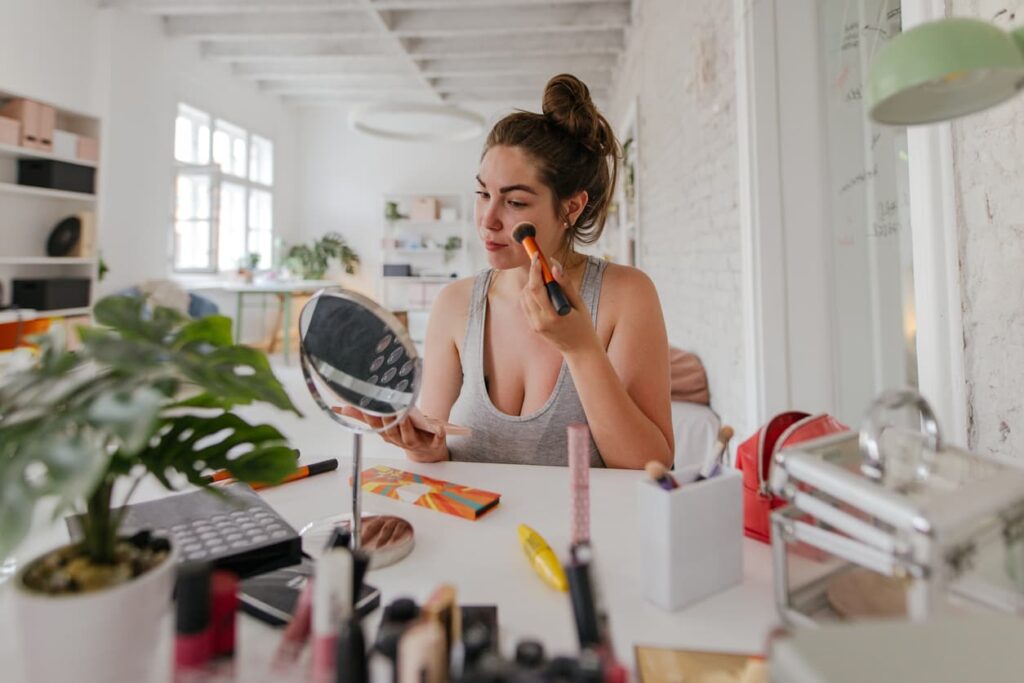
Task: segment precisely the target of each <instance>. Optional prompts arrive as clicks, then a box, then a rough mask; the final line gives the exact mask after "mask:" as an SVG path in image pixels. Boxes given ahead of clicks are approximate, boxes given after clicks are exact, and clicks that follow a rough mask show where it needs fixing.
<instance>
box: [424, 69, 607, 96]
mask: <svg viewBox="0 0 1024 683" xmlns="http://www.w3.org/2000/svg"><path fill="white" fill-rule="evenodd" d="M557 73H559V72H556V71H552V72H549V73H546V74H531V75H520V76H502V77H500V78H496V77H494V76H491V75H488V76H457V77H450V76H446V77H443V78H431V79H429V80H430V84H431V85H432V86H433V87H434V89H435V90H438V91H439V92H454V91H459V90H530V89H532V90H534V91H536V92H537V93H541V92H543V91H544V86H545V85H546V84H547V82H548V80H550V78H551V77H552V76H554V75H556V74H557ZM576 75H577V76H578V77H579V79H580V80H581V81H583V82H584V83H586V84H587V87H588V88H591V89H594V88H607V87H609V86H611V80H612V79H611V76H610V74H608V73H605V74H603V75H596V74H588V73H578V74H576Z"/></svg>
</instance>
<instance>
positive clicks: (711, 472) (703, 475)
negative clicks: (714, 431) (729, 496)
mask: <svg viewBox="0 0 1024 683" xmlns="http://www.w3.org/2000/svg"><path fill="white" fill-rule="evenodd" d="M732 435H733V429H732V427H730V426H729V425H726V426H724V427H722V428H721V429H719V430H718V440H717V441H715V445H714V446H712V447H711V452H709V453H708V457H707V458H705V459H704V464H703V465H702V466H701V468H700V474H699V475H697V481H701V480H702V479H710V478H711V477H713V476H715V475H716V474H718V473H719V472H721V471H722V468H723V467H725V466H726V465H727V464H728V463H726V462H725V460H726V458H727V453H728V450H727V447H728V446H729V440H730V439H731V438H732Z"/></svg>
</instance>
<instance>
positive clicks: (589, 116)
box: [542, 74, 615, 156]
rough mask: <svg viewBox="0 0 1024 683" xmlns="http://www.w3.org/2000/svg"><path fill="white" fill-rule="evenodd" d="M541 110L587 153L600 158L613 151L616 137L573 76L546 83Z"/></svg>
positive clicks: (583, 87)
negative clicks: (588, 151) (598, 155)
mask: <svg viewBox="0 0 1024 683" xmlns="http://www.w3.org/2000/svg"><path fill="white" fill-rule="evenodd" d="M542 111H543V112H544V116H546V117H547V118H548V119H549V120H550V121H552V122H553V123H555V124H557V125H558V126H560V127H561V128H563V129H564V130H565V131H566V132H567V133H569V134H570V135H572V136H573V137H575V138H576V139H577V140H579V142H580V144H582V145H583V146H584V147H586V148H587V149H589V150H590V151H592V152H596V153H598V154H600V155H602V156H603V155H605V154H608V153H609V152H612V151H613V150H614V145H615V138H614V136H613V135H612V134H611V132H612V131H611V128H610V126H609V125H608V122H607V121H606V120H605V119H604V117H603V116H601V113H600V112H598V110H597V107H596V106H594V101H593V100H592V99H590V89H589V88H587V86H586V84H585V83H583V81H581V80H580V79H578V78H576V77H575V76H573V75H572V74H559V75H558V76H555V77H554V78H552V79H551V80H550V81H548V84H547V85H546V86H545V87H544V103H543V105H542Z"/></svg>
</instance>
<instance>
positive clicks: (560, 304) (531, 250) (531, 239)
mask: <svg viewBox="0 0 1024 683" xmlns="http://www.w3.org/2000/svg"><path fill="white" fill-rule="evenodd" d="M536 237H537V226H535V225H534V224H533V223H525V222H524V223H520V224H519V225H517V226H516V227H515V228H513V229H512V239H514V240H515V241H516V242H519V244H521V245H523V249H525V250H526V253H527V254H529V255H530V258H533V257H534V254H536V256H537V259H538V260H540V269H541V272H542V273H543V275H544V288H545V289H547V290H548V298H549V299H550V300H551V305H552V306H554V307H555V310H556V311H558V315H569V311H571V310H572V306H570V305H569V300H568V299H566V298H565V292H563V291H562V286H561V285H560V284H558V282H557V281H556V280H555V276H554V275H552V274H551V268H549V267H548V261H547V259H545V258H544V254H543V253H542V252H541V250H540V247H538V246H537V240H536V239H535V238H536Z"/></svg>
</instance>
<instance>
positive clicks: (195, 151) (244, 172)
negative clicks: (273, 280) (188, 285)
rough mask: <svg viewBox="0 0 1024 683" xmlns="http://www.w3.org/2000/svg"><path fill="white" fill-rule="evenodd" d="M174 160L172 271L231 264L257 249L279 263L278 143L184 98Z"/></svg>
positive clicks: (267, 262) (266, 260)
mask: <svg viewBox="0 0 1024 683" xmlns="http://www.w3.org/2000/svg"><path fill="white" fill-rule="evenodd" d="M174 159H175V162H176V163H177V178H176V182H175V203H174V206H175V209H174V225H173V237H174V252H173V268H174V270H175V271H176V272H217V271H231V270H235V269H236V268H238V266H239V265H240V264H241V263H242V262H243V261H244V260H246V259H245V257H246V255H247V254H252V253H255V254H258V255H259V266H260V267H263V268H268V267H270V266H271V265H273V242H274V187H273V185H274V143H273V142H271V141H270V140H268V139H266V138H263V137H260V136H259V135H254V134H251V133H249V132H248V131H246V130H245V129H244V128H240V127H239V126H236V125H234V124H232V123H229V122H227V121H223V120H220V119H215V118H213V117H211V116H210V115H209V114H207V113H205V112H202V111H200V110H198V109H195V108H194V107H190V106H188V105H186V104H179V105H178V117H177V119H176V120H175V124H174Z"/></svg>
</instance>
